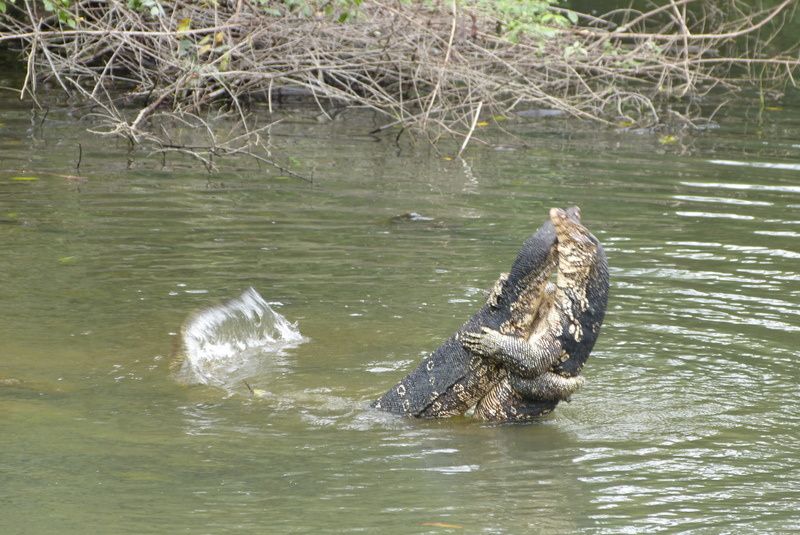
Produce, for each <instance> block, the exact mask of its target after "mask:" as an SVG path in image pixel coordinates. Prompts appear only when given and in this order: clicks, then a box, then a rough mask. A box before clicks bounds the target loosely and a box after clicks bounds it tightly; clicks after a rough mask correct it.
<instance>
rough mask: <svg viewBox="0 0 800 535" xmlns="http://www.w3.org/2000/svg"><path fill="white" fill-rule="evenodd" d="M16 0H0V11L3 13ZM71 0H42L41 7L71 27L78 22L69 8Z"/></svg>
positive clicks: (73, 27)
mask: <svg viewBox="0 0 800 535" xmlns="http://www.w3.org/2000/svg"><path fill="white" fill-rule="evenodd" d="M16 3H17V1H16V0H0V13H5V12H6V11H7V10H8V6H9V5H11V4H16ZM71 5H72V0H42V7H44V10H45V11H47V12H48V13H54V14H55V15H56V16H57V17H58V22H60V23H61V24H63V25H65V26H68V27H70V28H72V29H75V27H76V26H77V24H78V20H77V19H76V18H75V15H74V14H73V13H72V12H71V11H70V10H69V8H70V6H71Z"/></svg>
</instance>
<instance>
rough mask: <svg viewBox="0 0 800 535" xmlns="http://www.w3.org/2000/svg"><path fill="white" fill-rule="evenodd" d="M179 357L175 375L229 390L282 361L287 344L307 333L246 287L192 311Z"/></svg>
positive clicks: (192, 382) (189, 380)
mask: <svg viewBox="0 0 800 535" xmlns="http://www.w3.org/2000/svg"><path fill="white" fill-rule="evenodd" d="M182 337H183V349H184V357H185V359H184V361H183V364H182V365H181V369H180V370H179V371H178V373H177V379H178V380H179V381H181V382H184V383H186V384H205V385H212V386H217V387H220V388H224V389H225V390H229V391H230V390H233V389H234V388H239V387H240V386H241V382H242V381H244V380H245V379H247V378H248V377H252V376H253V375H257V374H259V373H263V372H264V371H266V370H268V369H270V368H275V367H282V366H285V365H286V363H285V361H283V360H282V359H280V358H276V357H282V356H285V355H286V350H287V349H291V348H293V347H296V346H298V345H300V344H301V343H303V342H305V341H306V338H304V337H303V335H301V334H300V330H299V329H298V328H297V324H296V323H290V322H289V321H288V320H287V319H286V318H285V317H283V316H281V315H280V314H278V313H277V312H275V311H274V310H273V309H272V307H270V306H269V303H267V302H266V301H265V300H264V298H263V297H261V296H260V295H259V293H258V292H257V291H256V290H255V289H253V288H248V289H247V290H245V291H244V292H243V293H242V295H240V296H239V297H237V298H235V299H231V300H230V301H227V302H225V303H223V304H222V305H219V306H215V307H211V308H208V309H206V310H203V311H201V312H199V313H197V314H195V315H194V316H192V317H191V318H190V319H189V320H188V321H187V322H186V324H185V325H184V327H183V331H182Z"/></svg>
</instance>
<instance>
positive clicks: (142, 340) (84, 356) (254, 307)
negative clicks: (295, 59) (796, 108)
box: [0, 104, 800, 535]
mask: <svg viewBox="0 0 800 535" xmlns="http://www.w3.org/2000/svg"><path fill="white" fill-rule="evenodd" d="M14 106H18V104H15V105H14ZM15 114H16V112H14V113H8V114H7V115H4V117H3V122H4V125H5V126H4V128H3V130H2V132H0V151H3V152H2V155H3V156H5V157H6V159H5V160H4V161H5V162H6V164H7V167H6V169H7V172H6V175H5V178H2V177H0V223H3V222H5V223H6V224H0V239H2V240H3V243H4V245H5V248H4V249H3V253H4V254H2V255H0V284H2V287H0V290H1V291H0V293H1V294H2V303H3V307H0V340H2V341H3V344H2V349H0V376H3V377H6V378H14V379H15V381H11V382H7V384H6V385H5V386H3V385H2V384H0V415H2V417H0V420H2V424H3V429H2V432H0V451H3V454H4V457H3V468H2V469H0V471H3V478H2V479H3V484H2V490H1V491H0V531H3V529H2V528H3V527H6V526H15V527H16V526H25V529H27V531H29V532H31V533H52V532H59V533H65V534H72V533H76V534H77V533H86V532H102V531H103V530H104V529H105V530H106V531H107V526H109V525H114V526H116V529H117V530H118V531H128V532H131V533H149V532H152V531H154V530H157V531H158V532H159V533H166V532H169V533H172V532H175V533H184V532H190V531H198V532H213V533H227V532H232V531H236V532H237V533H263V532H264V530H265V526H268V528H267V529H268V530H269V531H272V532H280V533H289V532H294V533H308V532H327V533H330V532H337V533H341V532H348V531H359V532H367V533H372V532H375V531H379V530H380V531H385V532H387V533H395V532H408V533H420V532H423V533H428V532H441V530H438V531H436V530H435V529H434V528H435V524H436V523H442V524H455V525H460V526H463V530H462V531H463V532H464V533H498V534H500V533H585V534H592V535H594V534H598V533H653V532H658V531H667V532H691V531H692V530H698V531H701V532H704V533H774V532H784V531H786V532H788V531H791V530H797V528H800V513H798V510H799V509H798V503H800V447H798V441H797V437H798V436H799V435H800V398H798V396H797V384H798V381H800V378H799V376H798V371H797V370H798V367H797V362H798V359H799V358H800V352H798V345H797V336H798V330H800V288H799V287H798V281H800V270H799V269H798V267H797V266H798V264H797V261H798V257H799V256H800V242H798V235H799V234H800V211H799V210H800V201H799V200H798V199H800V195H798V193H800V189H798V187H797V185H796V180H797V176H796V175H797V172H796V171H795V170H794V169H792V168H791V167H789V166H785V165H784V166H762V165H738V164H737V165H733V164H729V163H724V162H739V161H742V162H745V161H747V160H753V161H754V162H755V163H759V162H771V161H774V162H786V163H789V162H791V160H789V159H788V158H790V157H791V154H789V153H787V151H794V152H796V149H797V148H798V147H797V146H796V143H797V141H796V140H797V137H798V136H797V135H796V132H797V129H796V125H795V123H792V122H789V123H787V124H785V125H782V126H781V128H780V129H779V130H780V132H786V134H785V135H786V136H787V138H786V139H784V140H781V139H777V140H774V139H771V138H770V136H773V137H777V136H781V135H784V134H783V133H775V134H770V133H769V132H768V131H767V132H766V133H765V134H764V136H765V137H764V138H763V140H764V141H767V142H769V145H762V144H760V143H756V144H753V143H752V141H753V139H752V136H750V135H749V134H742V132H741V131H738V132H737V131H736V130H735V128H734V129H731V128H730V127H728V126H723V128H720V129H718V130H714V131H713V132H706V133H704V134H703V135H702V136H699V137H697V138H695V140H694V144H695V145H696V148H695V149H692V150H696V152H694V153H692V152H690V153H687V154H686V155H685V156H682V157H675V155H674V154H670V153H669V148H668V147H661V146H659V145H658V144H657V141H655V139H649V140H648V138H647V137H646V136H633V137H632V136H624V135H619V134H615V133H613V132H603V131H600V130H597V129H596V128H592V129H591V130H581V128H580V127H576V128H575V129H574V130H573V131H571V132H567V135H565V131H564V130H562V126H561V125H559V124H556V123H552V122H551V123H547V124H541V123H540V124H539V125H538V126H533V127H532V128H533V129H532V130H531V132H529V133H528V134H525V133H523V135H526V136H527V139H526V147H525V148H523V147H519V148H518V149H517V150H515V151H513V152H498V151H494V150H490V149H487V148H485V147H483V146H481V145H476V146H474V147H473V148H471V149H470V152H468V154H467V155H466V156H465V158H464V159H463V160H460V161H448V160H446V159H442V158H437V157H435V156H433V155H431V157H427V156H426V155H425V154H423V153H422V152H421V149H420V147H417V148H416V149H414V148H408V149H407V148H404V149H403V151H404V152H402V153H400V154H398V152H397V151H396V150H395V146H394V145H393V144H391V143H388V144H382V143H375V142H374V141H369V142H367V141H360V140H359V139H360V138H359V137H358V135H356V134H358V133H359V132H363V131H368V130H369V129H371V128H372V127H373V126H372V125H371V123H370V124H369V125H364V124H360V125H359V124H357V123H351V122H349V121H342V122H339V121H337V122H336V123H335V124H331V125H330V129H329V130H326V128H327V127H326V126H324V125H323V126H320V125H318V124H317V123H316V121H314V120H313V118H312V120H310V121H309V122H308V123H302V122H300V123H298V122H292V121H289V120H287V121H284V122H281V123H279V124H276V125H275V128H274V130H273V134H274V135H275V137H274V138H273V142H274V143H275V149H276V151H290V154H292V155H297V157H298V160H302V162H303V164H304V165H305V164H307V165H308V166H309V167H313V168H314V169H317V170H319V173H318V176H319V177H320V179H319V181H315V182H316V183H315V185H314V187H307V186H306V185H305V184H296V183H294V182H291V181H280V180H273V178H274V177H269V176H265V175H264V173H263V172H257V171H256V170H255V169H252V170H251V169H250V168H248V167H247V165H246V164H242V167H241V168H236V170H235V171H234V172H231V173H228V174H220V175H219V180H216V179H215V180H214V184H215V185H214V187H209V186H210V183H209V181H208V178H207V177H205V176H200V175H197V174H196V168H190V169H189V170H188V171H187V170H186V169H182V168H181V167H180V166H179V162H178V161H177V160H173V159H168V160H167V165H168V166H171V167H170V168H169V169H171V170H169V169H167V170H166V171H165V170H162V169H160V162H159V163H158V165H156V166H155V167H154V168H152V169H149V170H148V169H147V168H146V167H145V166H143V165H141V164H140V167H136V166H134V168H133V169H127V168H126V166H125V154H124V148H123V150H122V151H121V152H122V153H121V154H120V153H114V151H113V150H109V148H108V147H105V146H102V147H95V148H94V149H92V147H91V140H88V139H87V140H82V141H83V142H84V145H83V147H84V155H85V158H84V163H83V164H82V168H81V170H82V172H84V173H85V174H86V180H85V181H83V182H81V183H80V184H79V185H78V184H76V183H75V182H72V181H66V180H64V179H62V178H59V177H60V176H61V175H63V174H64V173H72V172H74V170H72V169H71V168H70V169H67V170H65V169H64V162H70V163H69V166H71V165H73V164H72V163H71V162H72V159H73V156H74V145H71V144H69V143H67V142H63V143H62V140H68V139H71V137H72V138H74V137H75V132H74V131H70V130H68V129H67V128H66V127H65V125H66V124H72V123H68V122H66V121H64V122H63V123H58V122H55V121H53V120H52V117H53V113H51V114H50V116H49V118H48V119H47V124H48V125H49V128H45V129H43V132H42V134H43V135H44V136H45V139H44V140H42V143H45V144H46V145H45V146H46V149H47V150H43V149H42V145H37V144H36V143H28V142H27V141H26V140H25V139H24V136H23V139H22V141H20V140H18V139H16V138H14V139H11V138H10V137H8V136H9V135H11V133H13V132H24V131H25V129H26V128H28V127H29V123H30V121H29V117H28V116H27V114H25V115H24V117H19V116H18V114H16V115H15ZM786 115H787V116H789V115H790V114H788V113H787V114H786ZM15 117H16V118H15ZM796 118H797V115H796V114H795V119H791V120H793V121H794V120H796ZM487 130H488V129H487ZM776 132H777V130H776ZM278 134H280V135H278ZM281 135H285V136H286V137H281ZM3 136H6V137H3ZM793 144H794V145H793ZM771 146H774V147H776V148H775V150H772V149H770V147H771ZM409 151H410V152H409ZM276 153H277V152H276ZM712 159H713V161H712ZM721 162H723V163H721ZM93 165H94V167H92V166H93ZM48 170H49V171H52V172H53V173H51V174H45V171H48ZM40 171H41V172H40ZM28 175H31V176H38V177H39V180H36V181H27V182H20V181H13V180H10V179H9V177H13V176H28ZM567 203H570V204H571V203H574V204H578V205H580V206H581V207H582V209H583V213H584V217H585V218H586V220H587V222H588V223H589V224H590V226H591V228H592V229H593V230H594V231H595V232H596V234H597V235H598V237H599V238H600V239H601V241H603V243H604V244H605V245H606V251H607V253H608V256H609V262H610V265H611V274H612V289H611V297H610V301H609V309H608V315H607V319H606V323H605V325H604V327H603V332H602V334H601V337H600V339H599V341H598V345H597V346H596V349H595V351H594V352H593V354H592V357H591V361H590V365H589V366H587V368H586V370H585V375H586V378H587V384H586V386H585V387H584V388H583V389H582V390H581V391H580V392H578V393H577V394H576V395H575V396H573V400H572V403H569V404H563V405H560V406H559V408H558V410H557V411H556V412H555V413H554V414H553V415H552V416H551V417H549V418H546V419H544V420H543V421H541V422H536V423H533V424H531V425H525V426H519V425H511V426H508V425H506V426H486V425H482V424H481V423H479V422H473V421H470V420H469V419H466V418H456V419H452V420H447V421H414V420H408V419H404V418H398V417H396V416H395V415H391V414H388V413H384V412H380V411H374V410H369V408H368V405H369V402H370V401H371V400H373V399H375V397H377V396H379V395H380V394H381V393H383V392H384V391H385V390H386V389H387V388H389V387H390V386H391V385H392V384H393V383H394V382H395V381H396V380H397V379H398V378H400V377H402V376H403V375H404V373H405V372H407V371H409V370H410V369H411V368H413V367H414V365H415V364H416V362H417V361H418V360H419V358H420V354H421V353H424V352H425V351H426V350H430V349H433V348H435V347H436V346H438V344H439V343H440V342H441V340H442V339H443V338H444V337H446V336H449V335H450V334H451V333H452V332H453V330H454V329H455V328H457V326H458V325H459V324H460V323H461V322H462V321H463V320H464V318H466V317H468V316H469V315H470V314H471V313H472V312H474V309H475V308H476V307H477V306H479V305H480V303H481V302H482V295H481V294H480V292H479V291H478V290H477V289H478V288H480V289H483V288H485V287H488V286H491V284H492V283H493V282H494V281H495V280H496V278H497V274H498V273H499V272H500V271H501V270H503V269H505V268H507V266H508V262H509V261H510V259H511V258H513V255H514V254H515V253H516V250H517V248H518V247H519V243H520V242H521V240H522V239H524V238H525V236H526V235H527V234H528V233H530V232H531V231H532V230H533V229H535V228H536V227H537V226H538V225H539V224H540V223H541V221H542V219H543V217H544V215H545V214H546V209H547V208H549V207H550V206H559V205H562V206H563V205H565V204H567ZM406 212H417V213H422V214H425V215H426V216H430V217H433V218H434V219H435V220H436V221H442V222H443V224H442V225H430V224H425V223H424V222H423V224H421V225H420V224H412V225H396V224H388V225H387V221H390V220H391V217H392V216H393V215H396V214H398V213H406ZM251 285H252V286H256V287H262V288H269V289H270V290H269V294H270V295H269V297H270V299H273V298H274V299H280V300H281V301H284V302H287V303H291V314H290V317H291V318H292V319H295V318H299V319H300V320H301V321H302V327H303V335H305V336H307V337H308V342H307V343H301V342H302V341H303V340H305V338H303V337H302V336H301V335H300V333H298V331H297V327H296V326H293V325H291V324H290V323H289V322H287V321H286V320H285V318H283V317H281V316H280V315H278V314H277V313H275V312H274V310H272V309H271V308H270V306H269V304H268V303H266V302H265V300H264V299H262V298H261V297H260V296H258V295H257V294H256V293H255V292H254V291H248V292H245V294H244V295H243V296H242V297H240V298H237V299H234V300H233V301H231V302H229V303H226V304H225V305H223V306H222V307H215V308H212V309H209V310H206V311H205V312H203V313H200V314H198V315H197V316H194V317H193V318H192V320H191V321H189V322H188V323H187V325H186V329H185V331H184V333H183V335H184V345H185V352H186V357H187V360H186V363H185V364H184V368H183V370H182V371H181V372H180V373H179V375H180V377H181V380H182V381H184V382H186V383H190V384H197V383H201V384H208V385H212V386H213V388H197V387H192V388H182V387H181V385H179V384H176V382H175V381H174V380H172V378H171V376H170V375H169V371H168V369H167V366H166V365H165V364H164V360H162V359H160V358H159V359H156V358H155V356H161V355H165V354H167V353H168V352H169V346H170V341H171V340H172V339H173V338H174V337H172V336H171V335H170V333H171V332H173V331H174V330H175V326H176V325H177V324H179V323H180V322H181V320H182V319H183V318H186V316H187V312H188V311H190V310H197V309H202V308H206V307H208V305H209V302H212V301H213V300H214V299H217V298H220V299H223V300H224V299H226V298H228V297H231V296H234V295H237V294H238V292H239V289H241V288H245V287H247V286H251ZM176 287H179V288H197V289H201V288H202V289H203V290H202V291H203V292H207V293H198V292H200V290H188V291H187V290H182V291H175V290H176ZM231 288H236V290H231ZM77 333H82V334H80V335H78V334H77ZM290 348H291V349H290ZM289 352H291V358H289V357H288V356H287V354H288V353H289ZM289 372H290V373H289ZM121 377H124V380H119V379H120V378H121ZM62 378H63V379H62ZM242 380H247V381H248V383H249V384H250V385H251V386H252V389H253V395H249V393H248V391H247V389H246V387H245V386H244V384H243V382H242ZM48 385H53V386H52V387H50V386H48ZM232 392H236V393H241V394H243V395H229V394H231V393H232ZM54 445H55V446H54ZM65 489H69V491H70V492H65ZM33 498H35V499H33ZM87 504H93V507H87ZM310 511H311V512H313V514H309V512H310ZM154 526H157V527H154ZM5 531H9V530H8V529H7V530H5ZM11 531H13V529H12V530H11ZM17 531H19V530H17Z"/></svg>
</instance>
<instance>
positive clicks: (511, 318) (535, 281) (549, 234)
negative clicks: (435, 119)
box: [373, 214, 577, 418]
mask: <svg viewBox="0 0 800 535" xmlns="http://www.w3.org/2000/svg"><path fill="white" fill-rule="evenodd" d="M576 217H577V214H576ZM555 243H556V234H555V229H554V227H553V225H552V222H551V221H548V222H546V223H545V224H544V225H542V227H540V228H539V229H538V230H537V231H536V233H534V234H533V235H532V236H530V237H529V238H528V239H527V240H526V241H525V243H524V244H523V246H522V249H521V250H520V252H519V254H518V255H517V258H516V260H515V261H514V264H513V265H512V267H511V271H510V273H509V274H508V275H507V276H506V275H501V277H500V279H499V280H498V281H497V283H495V285H494V288H493V289H492V291H491V293H490V296H489V298H488V299H487V303H486V304H484V305H483V307H481V309H480V310H479V311H478V312H477V313H475V314H474V315H473V316H472V317H471V318H470V319H469V320H468V321H467V322H466V323H464V325H462V326H461V328H460V329H459V330H458V331H457V332H456V333H455V334H454V335H453V336H451V337H450V338H448V339H447V340H446V341H445V342H444V343H443V344H442V345H441V346H439V348H438V349H437V350H436V351H434V352H433V353H432V354H431V355H430V356H429V357H427V358H425V359H423V361H422V362H421V363H420V364H419V366H418V367H417V368H416V369H415V370H413V371H412V372H411V373H410V374H408V376H406V377H405V378H404V379H402V380H401V381H400V382H399V383H397V384H396V385H395V386H394V387H392V388H391V389H390V390H389V391H388V392H386V393H385V394H384V395H383V396H382V397H381V398H380V399H378V400H377V401H375V402H374V403H373V406H374V407H375V408H379V409H381V410H386V411H389V412H394V413H399V414H406V415H409V416H418V417H427V418H441V417H447V416H455V415H459V414H463V413H464V412H466V411H467V410H468V409H470V408H471V407H473V406H474V405H475V404H476V403H477V402H478V400H480V399H481V398H483V397H484V396H485V395H486V394H487V393H488V392H489V391H490V390H491V389H492V388H494V387H495V386H496V385H497V383H498V381H500V380H501V379H503V378H504V377H505V375H506V373H507V372H506V370H505V369H503V368H502V367H501V366H499V365H498V364H495V363H493V362H490V361H487V360H485V359H481V358H480V357H478V356H477V355H473V354H471V353H470V352H469V351H468V350H467V349H466V348H465V347H464V346H463V344H462V337H463V336H464V334H465V333H467V332H473V331H477V330H480V329H481V328H490V329H499V328H501V326H502V325H505V324H508V325H518V326H521V327H522V326H525V325H528V326H529V325H532V324H533V323H534V322H535V320H536V318H537V310H538V308H539V306H540V304H541V300H542V298H543V295H544V293H543V290H544V288H545V286H546V285H547V280H548V278H549V277H550V272H551V271H552V269H553V268H554V267H555V263H556V254H555Z"/></svg>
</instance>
